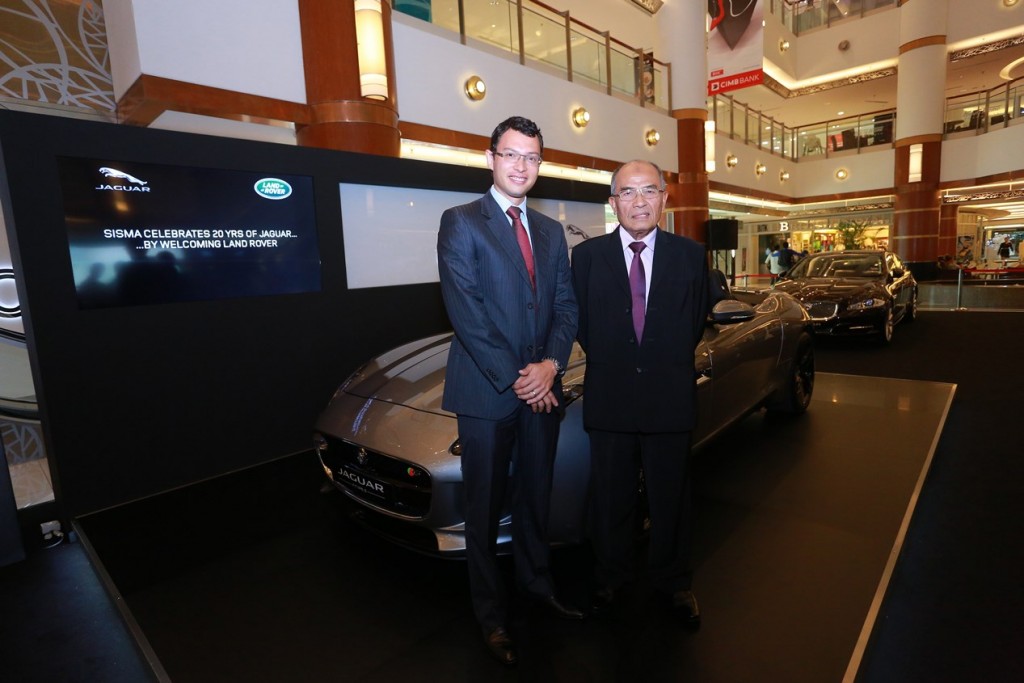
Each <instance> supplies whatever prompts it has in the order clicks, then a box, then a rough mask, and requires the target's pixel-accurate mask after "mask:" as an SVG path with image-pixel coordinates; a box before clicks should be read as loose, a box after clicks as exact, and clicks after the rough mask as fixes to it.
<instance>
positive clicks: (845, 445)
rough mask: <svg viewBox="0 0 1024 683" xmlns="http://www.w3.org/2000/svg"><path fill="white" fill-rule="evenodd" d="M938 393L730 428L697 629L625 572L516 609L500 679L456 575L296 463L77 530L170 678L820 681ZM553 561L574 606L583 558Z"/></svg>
mask: <svg viewBox="0 0 1024 683" xmlns="http://www.w3.org/2000/svg"><path fill="white" fill-rule="evenodd" d="M952 395H953V387H952V386H951V385H948V384H937V383H928V382H915V381H909V380H889V379H880V378H872V377H858V376H854V375H830V374H825V373H822V374H819V377H818V382H817V385H816V387H815V400H814V402H813V403H812V406H811V408H810V410H809V411H808V412H807V414H806V415H804V416H802V417H801V418H798V419H783V420H778V419H771V418H769V417H767V416H766V415H764V414H763V413H762V414H757V415H754V416H751V417H750V418H748V419H747V420H745V421H743V423H741V424H740V425H737V428H735V429H733V430H731V431H730V432H729V433H728V435H726V436H725V437H724V438H722V439H720V440H718V441H717V442H715V443H714V444H713V445H712V446H711V447H709V448H707V449H705V450H703V451H702V452H700V453H699V454H698V455H697V456H696V460H695V466H694V482H695V487H696V489H695V492H696V500H697V509H698V524H697V528H698V530H699V531H698V534H697V538H696V542H695V556H696V575H697V579H696V585H695V589H696V592H697V595H698V598H699V599H700V602H701V606H702V609H703V612H704V614H705V619H704V623H703V626H702V628H701V629H700V630H699V631H698V632H696V633H689V632H687V631H685V630H681V629H679V628H676V627H674V626H673V625H672V624H671V623H669V622H668V621H667V619H666V618H665V615H664V614H662V613H661V612H660V610H659V609H658V608H659V605H658V604H652V601H651V600H649V598H650V595H649V593H648V591H647V590H646V587H645V585H644V584H643V582H640V583H639V584H638V585H637V586H636V587H635V588H634V589H633V591H632V592H631V594H629V595H628V597H627V604H626V605H625V606H624V607H623V608H622V609H621V610H620V612H619V613H617V614H612V615H610V616H609V617H608V618H603V619H595V620H592V621H589V622H586V623H583V624H578V623H560V622H554V621H551V620H550V619H547V618H546V617H545V616H544V615H540V614H531V613H529V612H528V611H527V610H521V611H520V612H519V613H518V616H517V618H516V619H515V621H514V623H513V624H512V627H511V628H512V631H513V633H514V635H516V636H518V638H519V640H520V641H522V645H521V650H522V652H521V659H522V662H521V666H520V669H519V671H518V672H514V673H513V672H505V671H502V670H501V669H500V667H498V666H497V665H496V664H494V663H493V662H491V660H490V659H489V658H488V657H487V655H486V654H485V651H484V650H483V648H482V647H481V645H480V642H479V636H478V635H477V628H476V625H475V623H474V621H473V618H472V615H471V613H470V610H469V601H468V596H467V591H466V577H465V571H464V567H463V566H462V564H461V563H458V562H446V561H441V560H435V559H432V558H426V557H420V556H416V555H413V554H411V553H408V552H405V551H402V550H400V549H397V548H392V547H390V546H388V545H387V544H385V543H383V542H380V541H378V540H377V539H376V538H373V537H370V536H367V535H366V534H365V533H364V532H362V531H361V530H359V529H357V528H354V527H353V526H352V525H351V523H350V522H349V521H348V520H347V519H346V518H345V517H344V515H343V514H342V510H343V507H344V505H343V499H342V497H341V496H340V495H339V494H336V493H329V494H321V493H318V491H319V489H320V483H321V482H320V480H319V477H320V476H321V474H320V472H319V470H318V467H317V464H316V462H315V459H314V458H313V457H312V456H311V455H303V456H293V457H291V458H288V459H286V460H283V461H280V462H276V463H272V464H270V465H266V466H263V467H260V468H256V469H254V470H251V471H248V472H242V473H239V474H236V475H233V476H232V477H230V479H231V481H220V480H217V481H212V482H207V483H204V484H199V485H197V486H195V487H190V488H189V489H186V490H183V491H178V492H175V493H171V494H166V495H163V496H160V497H158V498H156V499H152V500H149V501H143V502H140V503H135V504H133V505H131V506H127V507H126V508H124V509H120V510H112V511H108V512H104V513H101V514H98V515H94V516H91V517H88V518H85V519H84V520H82V522H81V523H82V526H83V528H84V532H85V535H86V536H87V538H88V539H89V541H90V542H91V543H92V544H93V546H94V548H95V549H96V551H97V553H98V555H99V557H100V558H101V560H102V561H103V563H104V565H105V566H106V568H107V570H108V571H109V573H110V576H111V578H112V579H113V581H114V583H115V585H116V586H118V588H119V589H120V591H121V593H122V594H123V596H124V598H125V601H126V602H127V604H128V606H129V608H130V609H131V612H132V614H133V615H134V617H135V619H136V620H137V621H138V623H139V625H140V627H141V629H142V632H143V633H144V634H145V636H146V638H147V639H148V641H149V643H150V644H151V645H152V648H153V650H154V651H155V652H156V655H157V657H158V658H159V660H160V662H161V664H162V666H163V667H164V668H165V669H166V672H167V674H168V675H169V676H170V678H171V679H172V680H175V681H223V680H229V679H244V680H246V681H284V680H288V681H327V680H334V681H382V682H383V681H396V680H403V681H437V680H445V681H480V680H503V679H508V680H515V679H517V677H519V676H524V677H525V678H526V679H528V680H541V681H657V680H680V679H683V680H694V681H789V682H792V683H799V682H800V681H807V682H808V683H811V682H813V683H820V682H821V681H838V680H841V679H842V677H843V675H844V672H846V670H847V669H848V668H849V667H850V666H851V660H852V659H854V658H855V657H856V653H858V648H857V645H858V638H859V637H860V635H861V633H862V631H864V630H865V628H866V627H865V622H866V620H867V619H869V618H870V617H871V616H872V615H873V614H874V612H873V610H872V606H873V604H874V602H873V601H874V600H875V598H876V596H877V595H879V591H880V582H881V581H882V580H883V578H884V577H885V576H887V567H888V563H889V560H890V558H891V557H892V556H893V554H892V553H893V549H894V542H895V540H896V539H897V538H898V536H899V534H900V531H901V528H902V525H903V523H904V520H905V518H906V516H907V511H908V506H909V504H910V503H911V501H912V500H913V499H914V494H915V490H916V488H917V486H918V484H919V482H920V480H921V478H922V473H923V469H924V467H925V465H926V463H927V462H928V460H929V456H930V454H931V453H932V450H933V447H934V444H935V442H936V440H937V435H938V433H939V430H940V429H941V425H942V421H943V418H944V417H945V413H946V410H947V408H948V405H949V402H950V400H951V399H952ZM555 567H556V571H557V572H558V577H559V579H560V582H561V585H562V586H563V587H564V589H563V590H564V592H565V593H566V595H567V597H569V598H570V599H572V600H576V601H583V600H585V598H586V579H587V577H589V567H590V558H589V554H588V552H587V549H586V548H567V549H563V550H561V551H559V552H558V553H557V554H556V557H555Z"/></svg>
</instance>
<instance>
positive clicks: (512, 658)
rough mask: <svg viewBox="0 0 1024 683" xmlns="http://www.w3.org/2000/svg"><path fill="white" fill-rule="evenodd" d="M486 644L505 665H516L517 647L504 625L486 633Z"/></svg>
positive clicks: (493, 654)
mask: <svg viewBox="0 0 1024 683" xmlns="http://www.w3.org/2000/svg"><path fill="white" fill-rule="evenodd" d="M484 644H485V645H487V651H488V652H490V653H491V656H492V657H494V658H495V659H497V660H498V661H499V662H501V663H502V664H504V665H505V666H513V665H515V663H516V648H515V645H514V644H513V643H512V639H511V638H509V637H508V632H507V631H506V630H505V628H504V627H502V626H499V627H498V628H496V629H494V630H493V631H491V632H490V633H484Z"/></svg>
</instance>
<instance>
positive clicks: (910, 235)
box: [889, 135, 942, 280]
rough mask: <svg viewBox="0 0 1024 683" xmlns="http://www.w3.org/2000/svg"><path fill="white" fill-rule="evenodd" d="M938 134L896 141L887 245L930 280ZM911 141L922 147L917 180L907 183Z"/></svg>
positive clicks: (937, 202)
mask: <svg viewBox="0 0 1024 683" xmlns="http://www.w3.org/2000/svg"><path fill="white" fill-rule="evenodd" d="M941 138H942V136H941V135H936V136H922V137H920V138H917V139H914V138H910V139H907V140H902V141H900V142H897V143H896V163H895V169H894V175H895V179H896V183H895V190H896V197H895V208H894V210H893V221H892V228H891V229H890V230H889V246H890V248H891V249H892V250H893V251H895V252H896V253H897V254H899V255H900V258H902V259H903V260H904V261H906V263H907V265H908V266H910V268H911V269H912V270H913V271H914V275H915V276H917V277H918V278H919V279H924V280H927V279H932V278H934V277H935V274H936V271H937V266H936V264H937V259H938V256H939V208H940V206H941V205H942V200H941V198H940V196H939V163H940V155H941V153H942V139H941ZM911 143H914V144H920V145H921V146H922V163H921V180H920V181H915V182H909V181H908V179H907V176H908V174H909V166H910V145H911Z"/></svg>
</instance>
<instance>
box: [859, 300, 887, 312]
mask: <svg viewBox="0 0 1024 683" xmlns="http://www.w3.org/2000/svg"><path fill="white" fill-rule="evenodd" d="M882 306H885V299H881V298H872V299H864V301H858V302H857V303H855V304H850V310H851V311H860V310H864V309H866V308H881V307H882Z"/></svg>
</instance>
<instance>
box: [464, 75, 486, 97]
mask: <svg viewBox="0 0 1024 683" xmlns="http://www.w3.org/2000/svg"><path fill="white" fill-rule="evenodd" d="M486 94H487V85H486V84H485V83H484V81H483V79H482V78H480V77H479V76H470V77H469V78H467V79H466V97H468V98H469V99H471V100H473V101H474V102H477V101H479V100H482V99H483V98H484V96H485V95H486Z"/></svg>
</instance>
